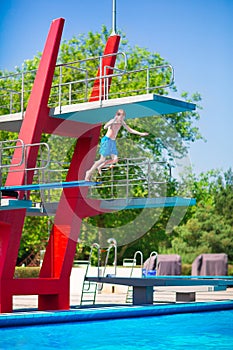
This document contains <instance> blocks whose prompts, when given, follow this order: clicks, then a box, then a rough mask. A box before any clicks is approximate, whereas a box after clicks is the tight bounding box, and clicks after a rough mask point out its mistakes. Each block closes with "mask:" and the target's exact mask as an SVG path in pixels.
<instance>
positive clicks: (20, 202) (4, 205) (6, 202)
mask: <svg viewBox="0 0 233 350" xmlns="http://www.w3.org/2000/svg"><path fill="white" fill-rule="evenodd" d="M0 203H1V204H0V210H13V209H29V208H31V207H32V201H31V200H24V199H9V198H2V199H1V202H0Z"/></svg>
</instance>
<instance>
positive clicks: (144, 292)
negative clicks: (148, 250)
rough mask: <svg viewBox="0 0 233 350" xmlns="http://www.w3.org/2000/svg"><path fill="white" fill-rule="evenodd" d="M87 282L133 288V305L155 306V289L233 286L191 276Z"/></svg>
mask: <svg viewBox="0 0 233 350" xmlns="http://www.w3.org/2000/svg"><path fill="white" fill-rule="evenodd" d="M85 281H89V282H96V283H110V284H116V285H117V284H118V285H124V286H132V287H133V305H146V304H153V293H154V287H171V286H173V287H175V286H182V287H184V286H212V287H213V288H214V290H219V289H220V290H223V289H224V290H225V289H226V287H227V286H233V280H232V279H231V278H228V277H227V276H225V278H222V279H219V278H218V277H217V276H216V278H208V279H207V278H200V276H199V278H190V276H154V277H153V278H147V277H143V278H139V277H115V276H113V277H86V278H85Z"/></svg>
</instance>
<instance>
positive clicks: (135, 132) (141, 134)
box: [122, 121, 149, 136]
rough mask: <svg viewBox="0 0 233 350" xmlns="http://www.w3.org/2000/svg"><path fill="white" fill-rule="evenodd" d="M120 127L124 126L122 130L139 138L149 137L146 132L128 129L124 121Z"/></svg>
mask: <svg viewBox="0 0 233 350" xmlns="http://www.w3.org/2000/svg"><path fill="white" fill-rule="evenodd" d="M122 125H123V126H124V128H125V129H126V130H127V131H128V132H130V133H131V134H135V135H139V136H147V135H149V133H148V132H140V131H137V130H134V129H132V128H130V127H129V126H128V125H127V124H126V122H125V121H123V123H122Z"/></svg>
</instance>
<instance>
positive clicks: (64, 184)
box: [0, 180, 100, 191]
mask: <svg viewBox="0 0 233 350" xmlns="http://www.w3.org/2000/svg"><path fill="white" fill-rule="evenodd" d="M98 184H100V182H92V181H85V180H80V181H66V182H65V181H64V182H50V183H41V184H31V185H30V184H29V185H15V186H13V185H12V186H3V187H0V191H11V190H12V191H31V190H46V189H52V188H69V187H84V186H86V187H89V186H96V185H98Z"/></svg>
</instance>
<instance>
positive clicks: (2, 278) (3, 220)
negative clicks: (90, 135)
mask: <svg viewBox="0 0 233 350" xmlns="http://www.w3.org/2000/svg"><path fill="white" fill-rule="evenodd" d="M63 25H64V19H62V18H60V19H57V20H54V21H53V22H52V25H51V27H50V31H49V34H48V38H47V41H46V44H45V48H44V52H43V55H42V58H41V62H40V65H39V68H38V71H37V74H36V78H35V82H34V85H33V89H32V92H31V96H30V99H29V102H28V106H27V110H26V113H25V118H24V120H23V123H22V126H21V129H20V133H19V136H18V137H19V138H20V139H22V140H23V141H24V143H36V142H40V139H41V134H42V131H43V127H44V124H45V123H46V121H47V119H48V111H49V110H48V99H49V94H50V89H51V85H52V80H53V75H54V69H55V65H56V60H57V54H58V50H59V44H60V40H61V35H62V30H63ZM37 152H38V149H36V148H35V147H33V148H31V149H28V152H27V157H26V164H27V166H28V167H34V166H35V164H36V159H37ZM19 153H20V150H19V149H16V150H15V153H14V155H13V160H12V164H13V163H14V159H17V158H18V156H19ZM24 168H25V165H24V164H23V165H22V166H21V170H22V171H19V172H14V173H12V172H10V173H9V174H8V177H7V181H6V185H7V186H10V185H15V184H17V185H22V184H24V176H25V172H24ZM32 178H33V172H30V174H29V176H28V178H27V181H28V183H31V182H32ZM21 196H22V194H21ZM25 214H26V210H25V209H22V210H6V211H1V212H0V232H1V235H0V244H1V246H2V247H3V246H4V247H5V249H6V250H5V253H4V254H3V251H2V250H1V251H0V273H1V275H0V285H1V291H0V299H1V309H0V312H10V311H11V310H12V302H9V300H8V301H6V302H5V301H4V298H5V296H6V295H9V298H8V299H12V293H14V291H12V290H7V288H8V287H7V286H8V281H9V280H12V279H13V277H14V270H15V264H16V260H17V254H18V249H19V245H20V239H21V235H22V230H23V224H24V218H25ZM3 286H4V288H5V290H4V295H5V296H4V297H3V294H2V293H3V290H2V288H3ZM10 304H11V305H10Z"/></svg>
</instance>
